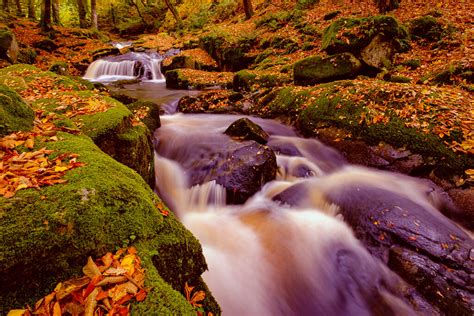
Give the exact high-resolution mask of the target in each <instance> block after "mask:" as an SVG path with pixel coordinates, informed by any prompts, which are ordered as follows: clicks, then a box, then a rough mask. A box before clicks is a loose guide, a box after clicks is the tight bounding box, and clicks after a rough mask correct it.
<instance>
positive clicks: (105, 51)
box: [92, 47, 120, 60]
mask: <svg viewBox="0 0 474 316" xmlns="http://www.w3.org/2000/svg"><path fill="white" fill-rule="evenodd" d="M119 54H120V50H119V49H118V48H116V47H110V48H101V49H98V50H95V51H93V52H92V60H97V59H99V58H102V57H106V56H115V55H119Z"/></svg>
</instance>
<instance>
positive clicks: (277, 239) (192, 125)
mask: <svg viewBox="0 0 474 316" xmlns="http://www.w3.org/2000/svg"><path fill="white" fill-rule="evenodd" d="M237 118H238V117H237V116H232V115H204V114H203V115H183V114H173V115H166V116H163V117H162V127H161V128H159V129H158V130H157V131H156V132H155V140H156V144H155V148H156V161H155V168H156V169H155V170H156V186H157V190H158V193H159V195H160V196H161V197H162V198H163V199H164V200H165V202H166V203H167V204H168V205H169V206H170V207H171V208H172V209H173V211H174V212H175V213H176V214H177V216H178V217H179V218H180V219H181V221H182V222H183V223H184V224H185V226H186V227H188V228H189V229H190V230H191V231H192V232H193V234H195V236H196V237H197V238H198V239H199V240H200V242H201V243H202V245H203V251H204V254H205V257H206V260H207V262H208V265H209V271H208V272H206V273H205V274H204V279H205V281H206V283H207V284H208V285H209V287H210V289H211V290H212V292H213V294H214V295H215V297H216V299H217V301H218V302H219V303H220V305H221V307H222V309H223V312H224V314H225V315H370V314H372V313H379V312H380V313H381V312H383V310H386V311H387V312H388V313H389V314H390V313H393V314H397V315H407V314H411V313H413V311H411V309H410V307H408V306H407V305H406V304H405V303H404V302H402V301H401V300H400V298H399V296H400V295H401V294H400V288H403V284H402V282H401V281H400V280H399V279H398V277H396V276H395V275H394V274H393V273H391V272H390V271H389V270H388V269H387V268H386V267H384V266H383V265H382V264H381V263H380V262H379V261H378V260H376V259H374V258H373V257H372V256H371V255H369V253H368V252H367V251H366V250H365V248H364V247H363V246H362V245H361V243H360V242H359V241H358V240H357V239H356V238H355V237H354V235H353V233H352V230H351V229H350V228H349V227H348V226H347V225H346V224H344V222H343V221H342V219H341V218H340V216H338V215H336V214H337V211H338V206H337V205H334V204H332V203H329V202H328V201H327V200H326V199H325V198H324V196H325V194H326V193H327V192H328V191H332V192H335V191H337V190H338V188H342V187H344V186H347V185H353V186H357V185H365V184H371V185H374V186H380V185H381V186H382V187H384V188H385V189H387V190H390V191H391V192H393V194H394V195H397V196H403V197H405V198H408V199H410V200H412V201H414V202H416V203H418V204H420V205H424V206H426V208H427V209H433V210H434V211H436V210H435V208H434V206H433V203H432V201H431V200H430V199H429V198H428V195H427V194H426V192H427V191H428V188H427V187H426V185H424V184H423V183H422V182H418V181H417V180H415V179H412V178H408V177H405V176H401V175H396V174H391V173H386V172H381V171H375V170H369V169H365V168H361V167H355V166H351V165H349V164H347V163H346V162H345V160H344V158H343V157H342V156H341V155H340V154H339V153H338V152H336V151H335V150H334V149H332V148H329V147H327V146H325V145H323V144H322V143H320V142H319V141H317V140H315V139H302V138H299V137H297V136H296V135H295V133H294V132H293V131H292V130H291V129H290V128H288V127H286V126H283V125H281V124H278V123H276V122H274V121H268V120H262V119H258V118H251V119H252V120H253V121H254V122H256V123H258V124H259V125H260V126H262V128H263V129H264V130H266V132H267V133H269V134H270V135H271V136H270V139H269V142H268V145H269V146H270V147H272V148H273V149H274V150H275V151H276V153H277V162H278V165H279V172H278V175H277V179H276V180H275V181H272V182H270V183H268V184H266V185H265V186H264V187H263V188H262V190H261V191H260V192H258V193H257V194H255V195H254V196H253V197H252V198H251V199H249V200H248V201H247V202H246V203H245V204H244V205H240V206H236V205H226V203H225V197H226V193H225V189H224V188H223V187H221V186H220V185H218V184H216V183H215V181H210V182H207V183H203V184H201V185H196V186H192V187H190V185H189V170H187V166H189V165H192V162H193V161H194V160H196V159H199V157H206V152H217V151H219V148H223V149H225V147H226V146H227V145H226V144H228V142H231V141H232V140H231V139H230V138H229V137H228V136H227V135H225V134H223V132H224V131H225V129H226V128H227V127H228V126H229V125H230V124H231V123H232V122H233V121H235V120H236V119H237ZM298 186H304V188H305V189H306V190H300V189H297V190H294V191H293V192H291V190H289V189H291V188H292V187H295V188H298ZM308 189H310V190H308ZM283 192H291V193H290V196H286V199H287V201H286V202H287V203H286V202H285V201H282V200H281V199H275V198H276V197H277V196H279V195H281V194H282V193H283ZM292 200H293V201H292ZM294 200H296V201H297V202H298V203H294ZM378 308H380V310H378Z"/></svg>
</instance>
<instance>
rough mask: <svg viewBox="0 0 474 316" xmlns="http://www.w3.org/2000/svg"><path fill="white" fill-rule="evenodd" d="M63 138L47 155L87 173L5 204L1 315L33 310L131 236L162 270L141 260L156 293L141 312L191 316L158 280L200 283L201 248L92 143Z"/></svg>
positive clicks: (0, 209)
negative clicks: (75, 161) (70, 155)
mask: <svg viewBox="0 0 474 316" xmlns="http://www.w3.org/2000/svg"><path fill="white" fill-rule="evenodd" d="M58 136H59V137H60V138H61V139H63V140H62V141H59V142H51V143H47V147H48V148H49V149H53V150H56V151H57V154H60V153H67V152H74V153H77V154H79V155H80V158H79V160H80V161H81V162H84V163H86V166H83V167H80V168H77V169H74V170H71V171H69V172H67V173H66V175H65V179H66V180H67V183H65V184H57V185H54V186H47V187H43V188H42V189H41V190H35V189H27V190H21V191H19V192H17V194H16V196H15V197H14V198H11V199H4V198H3V197H0V217H1V220H2V225H1V229H0V238H1V240H2V244H1V245H0V281H1V283H0V284H2V285H1V286H0V302H2V303H1V304H0V305H1V307H0V312H1V313H2V314H4V313H6V311H8V309H9V308H12V307H21V306H24V304H25V303H26V302H29V303H30V305H31V304H32V303H34V301H35V300H36V299H37V298H38V297H39V296H42V295H44V294H46V293H48V292H49V291H50V290H51V289H52V288H53V287H54V285H55V284H56V283H57V282H59V281H60V280H65V279H67V278H69V277H71V276H73V275H76V274H77V273H79V272H80V269H81V267H82V266H83V265H84V263H85V261H86V258H87V256H89V255H91V256H93V257H99V256H101V255H103V254H104V253H105V252H107V251H113V250H114V248H115V247H116V246H117V245H121V244H122V243H123V241H124V240H127V239H129V238H130V236H135V241H136V242H137V243H138V245H139V249H140V251H141V252H142V251H143V253H150V254H152V253H155V254H157V255H155V257H157V256H159V258H158V259H154V260H155V261H156V263H155V266H157V267H158V270H156V269H153V266H152V265H151V264H150V258H147V257H146V256H145V258H144V261H145V266H146V267H147V273H150V275H149V276H148V277H149V280H148V282H149V283H148V284H150V285H153V286H154V288H153V290H152V293H153V294H151V295H150V296H149V297H148V298H147V300H146V302H147V303H145V305H144V307H143V308H146V307H145V306H147V304H148V308H149V310H151V309H152V308H153V309H154V310H156V311H166V310H168V311H170V312H169V313H170V314H175V315H176V314H181V312H185V311H190V310H189V309H188V308H187V306H188V303H187V302H185V300H183V298H182V297H179V295H178V293H177V292H174V291H172V290H171V289H170V287H169V286H167V285H166V284H164V282H163V281H162V280H161V279H160V278H159V276H161V277H162V278H163V279H165V280H168V282H169V283H171V284H172V286H174V287H176V286H177V285H178V284H180V286H181V287H182V286H183V285H184V283H182V284H181V282H182V281H183V280H184V279H186V278H188V279H189V278H199V275H200V274H201V273H202V272H203V271H204V270H205V269H206V265H205V261H204V258H203V256H202V253H201V247H200V245H199V243H198V241H197V240H196V239H195V238H194V237H193V236H192V234H191V233H190V232H189V231H188V230H186V229H185V228H184V227H183V226H182V225H181V224H180V223H179V222H178V221H177V220H176V219H175V217H174V216H173V214H172V213H171V214H170V215H169V216H168V217H166V218H164V217H163V216H162V215H161V214H160V212H159V210H158V209H156V208H155V203H156V202H157V201H158V200H159V199H158V197H157V196H156V195H154V194H153V192H152V191H151V190H150V189H149V188H148V187H147V185H146V184H145V182H144V181H143V180H142V179H141V178H140V177H139V176H138V175H137V174H136V173H135V172H134V171H132V170H131V169H129V168H127V167H125V166H124V165H122V164H120V163H118V162H116V161H115V160H113V159H112V158H111V157H109V156H107V155H106V154H104V153H103V152H102V151H101V150H100V149H99V148H97V147H96V146H95V145H94V144H93V142H92V141H91V140H90V139H89V138H88V137H85V136H73V135H70V134H65V133H60V134H59V135H58ZM175 275H176V277H175ZM185 303H186V304H185ZM139 310H141V309H140V308H139V307H138V304H137V311H139Z"/></svg>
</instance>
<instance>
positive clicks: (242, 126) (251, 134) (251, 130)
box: [224, 117, 269, 145]
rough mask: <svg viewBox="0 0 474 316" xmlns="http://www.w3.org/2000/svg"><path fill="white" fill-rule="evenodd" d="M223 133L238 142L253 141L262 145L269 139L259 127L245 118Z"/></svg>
mask: <svg viewBox="0 0 474 316" xmlns="http://www.w3.org/2000/svg"><path fill="white" fill-rule="evenodd" d="M224 133H225V134H227V135H229V136H231V137H233V138H237V139H239V140H254V141H256V142H257V143H260V144H263V145H264V144H266V143H267V141H268V137H269V136H268V134H267V133H266V132H265V131H264V130H263V129H262V128H261V127H260V126H259V125H257V124H255V123H254V122H252V121H251V120H249V119H248V118H246V117H244V118H241V119H238V120H237V121H235V122H234V123H232V124H231V125H230V126H229V127H228V128H227V129H226V130H225V132H224Z"/></svg>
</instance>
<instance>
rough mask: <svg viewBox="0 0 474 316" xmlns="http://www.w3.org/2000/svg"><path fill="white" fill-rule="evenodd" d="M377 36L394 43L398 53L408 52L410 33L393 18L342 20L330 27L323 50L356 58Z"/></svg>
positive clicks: (324, 39)
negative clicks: (344, 53)
mask: <svg viewBox="0 0 474 316" xmlns="http://www.w3.org/2000/svg"><path fill="white" fill-rule="evenodd" d="M377 35H380V36H383V38H384V39H386V40H391V41H393V43H394V46H395V49H396V51H397V52H398V51H406V50H407V49H408V48H409V45H408V32H407V31H406V30H405V28H404V27H402V26H401V25H400V23H399V22H398V21H397V20H396V19H395V18H393V17H391V16H386V15H378V16H372V17H368V18H341V19H338V20H337V21H335V22H333V23H332V24H331V25H330V26H328V27H327V28H326V29H325V30H324V32H323V36H322V44H321V45H322V46H321V49H322V50H324V51H326V52H328V53H329V54H335V53H343V52H349V53H352V54H354V55H356V56H358V55H359V53H360V51H361V50H362V49H363V48H365V47H367V46H368V45H369V44H370V42H371V41H372V39H373V38H374V37H376V36H377Z"/></svg>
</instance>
